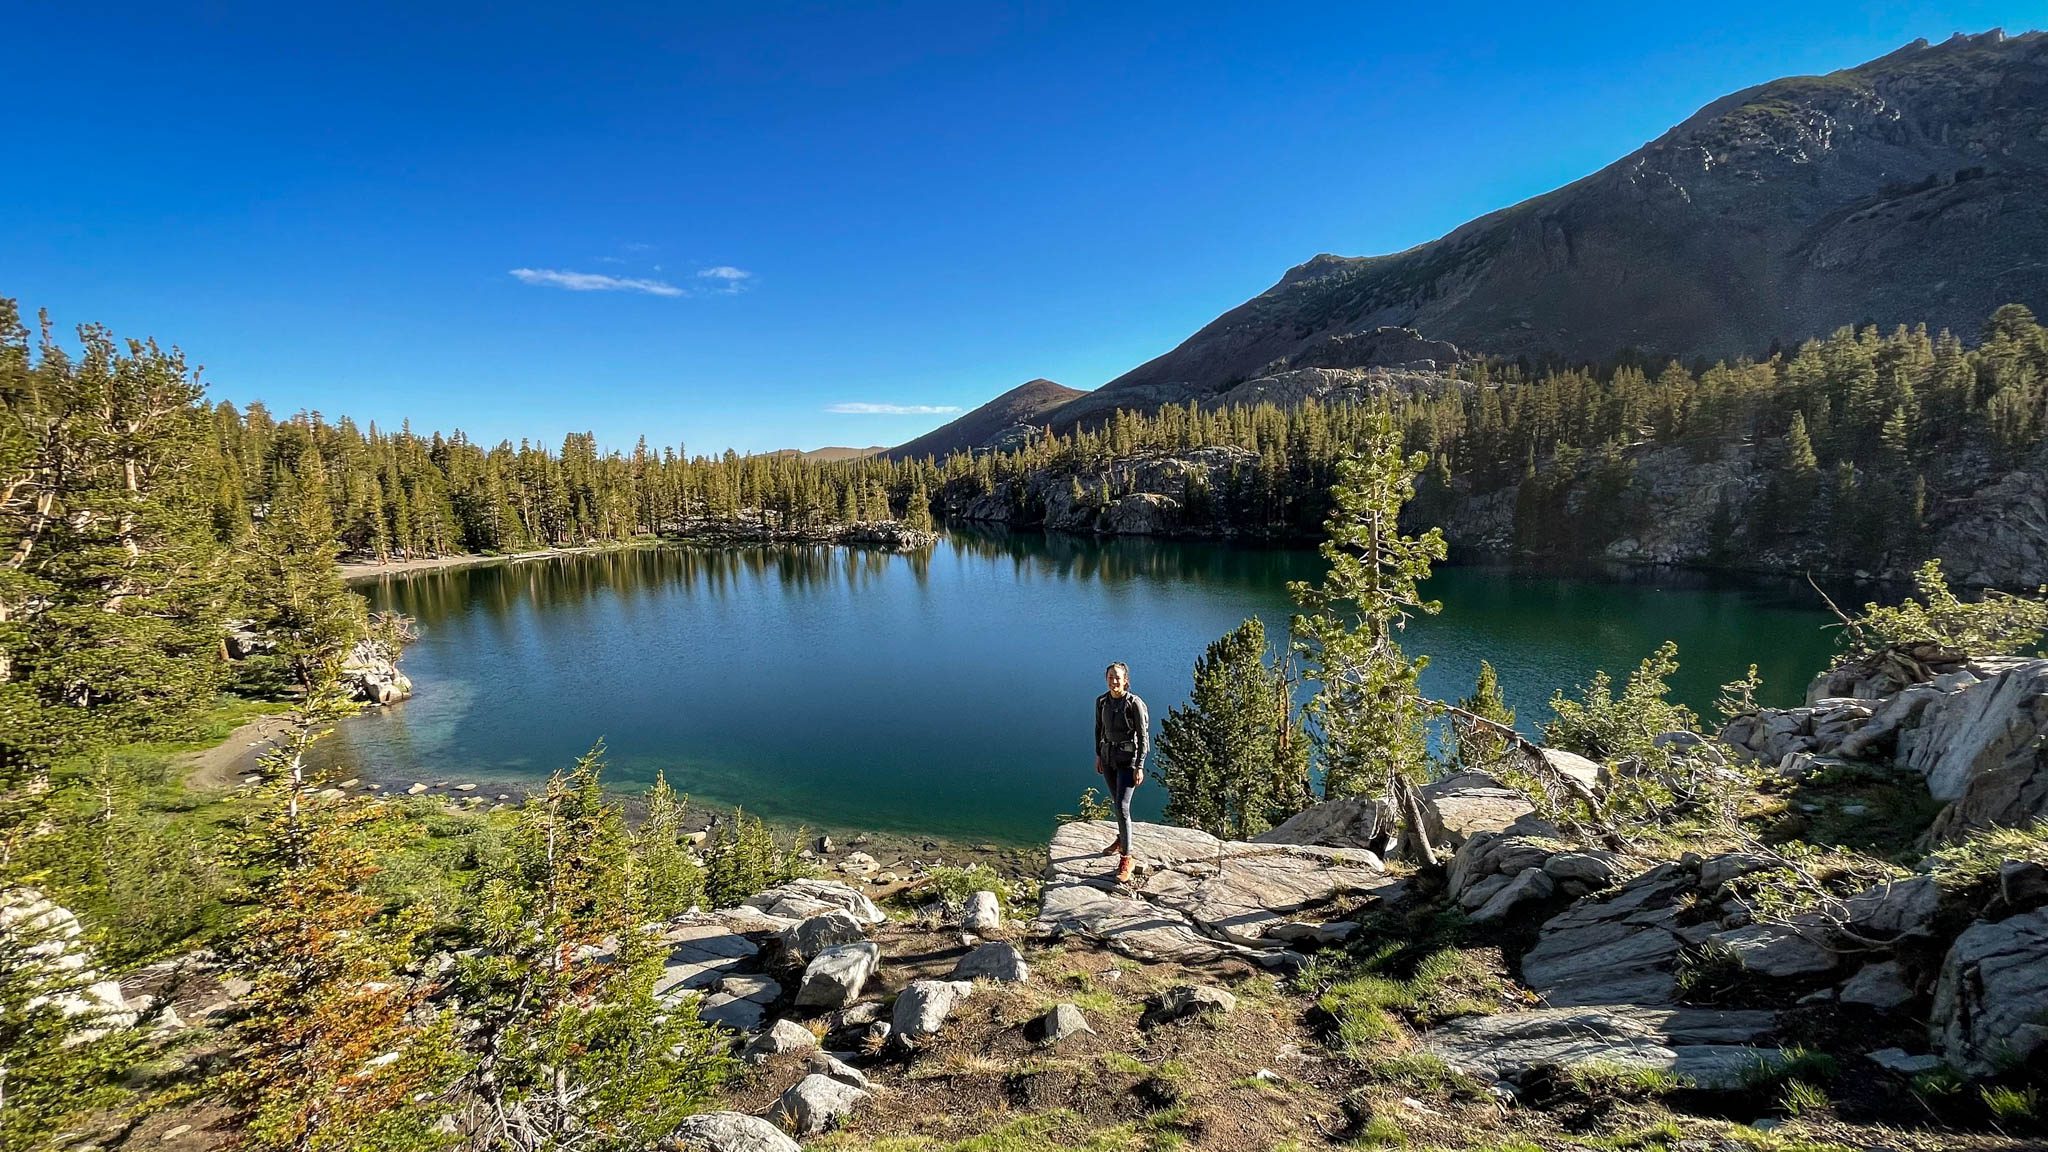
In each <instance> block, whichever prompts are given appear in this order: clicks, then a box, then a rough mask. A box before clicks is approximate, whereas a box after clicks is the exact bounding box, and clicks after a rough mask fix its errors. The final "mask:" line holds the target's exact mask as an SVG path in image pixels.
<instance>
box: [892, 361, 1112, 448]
mask: <svg viewBox="0 0 2048 1152" xmlns="http://www.w3.org/2000/svg"><path fill="white" fill-rule="evenodd" d="M1085 395H1087V393H1085V392H1083V391H1081V390H1080V389H1078V388H1069V387H1067V386H1066V385H1064V384H1056V383H1054V382H1053V381H1051V380H1042V379H1041V380H1029V381H1026V382H1025V383H1022V384H1019V385H1017V386H1016V387H1015V388H1012V389H1010V390H1009V391H1008V392H1005V393H1003V394H1002V395H1001V396H998V397H996V398H995V399H993V400H991V401H989V402H988V403H986V404H983V405H982V406H981V407H979V408H976V409H975V410H973V411H972V412H969V413H967V414H966V415H965V416H962V417H960V418H959V419H957V420H954V421H952V422H950V423H948V424H945V425H942V426H940V427H938V428H935V429H933V430H931V431H930V432H927V433H925V434H924V435H922V436H919V437H918V438H917V439H915V440H912V441H910V442H908V443H906V444H899V445H897V446H896V447H894V448H891V449H889V452H888V455H889V457H890V459H893V460H915V459H917V458H918V457H920V456H937V457H943V456H946V455H948V454H950V453H954V452H965V451H968V450H970V449H974V448H986V447H991V446H993V445H995V444H997V443H998V442H999V441H1001V440H1003V439H1004V437H1005V436H1011V437H1015V436H1021V435H1024V434H1025V432H1024V429H1023V428H1021V427H1019V426H1020V425H1033V424H1043V423H1044V422H1045V421H1044V416H1045V414H1046V413H1047V412H1051V411H1053V410H1055V409H1057V408H1059V407H1061V406H1062V405H1064V404H1066V403H1068V402H1070V401H1072V400H1074V399H1076V398H1078V397H1081V396H1085Z"/></svg>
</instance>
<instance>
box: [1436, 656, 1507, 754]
mask: <svg viewBox="0 0 2048 1152" xmlns="http://www.w3.org/2000/svg"><path fill="white" fill-rule="evenodd" d="M1458 707H1460V708H1462V709H1464V710H1465V711H1467V712H1470V713H1471V714H1472V715H1474V716H1477V717H1479V718H1480V719H1482V720H1490V721H1492V722H1493V723H1495V724H1498V725H1500V726H1501V727H1503V728H1513V727H1514V726H1515V710H1514V709H1512V708H1510V707H1508V705H1507V701H1506V700H1504V699H1502V698H1501V693H1500V677H1499V676H1498V675H1497V674H1496V673H1495V672H1494V670H1493V665H1492V664H1491V663H1489V662H1488V661H1485V660H1481V661H1480V662H1479V676H1478V679H1476V680H1475V681H1474V682H1473V684H1472V694H1471V695H1470V696H1467V697H1465V698H1464V699H1463V700H1460V701H1458ZM1453 723H1454V725H1455V732H1456V743H1455V748H1454V751H1453V753H1452V757H1451V766H1452V768H1453V769H1454V770H1455V771H1459V772H1486V773H1496V772H1498V771H1499V770H1500V768H1501V766H1502V765H1503V764H1504V763H1507V762H1509V761H1510V759H1511V758H1512V757H1514V756H1515V755H1517V753H1516V752H1515V750H1514V748H1513V747H1512V744H1511V742H1510V741H1509V739H1508V737H1507V736H1506V735H1504V734H1503V733H1501V732H1499V731H1496V730H1493V729H1489V728H1487V727H1485V726H1483V725H1477V724H1470V723H1458V722H1456V721H1453Z"/></svg>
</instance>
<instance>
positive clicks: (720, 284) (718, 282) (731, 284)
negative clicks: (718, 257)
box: [697, 264, 754, 296]
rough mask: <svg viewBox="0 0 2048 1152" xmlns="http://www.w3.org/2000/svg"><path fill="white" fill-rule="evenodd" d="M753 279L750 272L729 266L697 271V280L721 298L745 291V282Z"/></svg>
mask: <svg viewBox="0 0 2048 1152" xmlns="http://www.w3.org/2000/svg"><path fill="white" fill-rule="evenodd" d="M753 278H754V274H753V273H752V272H749V271H747V270H746V269H745V268H735V267H733V266H732V265H730V264H720V265H717V266H716V267H712V268H699V269H697V279H699V280H702V281H704V282H705V284H706V286H707V290H709V291H712V292H716V293H718V294H719V295H721V296H731V295H733V294H735V293H739V292H744V291H746V290H747V281H749V280H752V279H753Z"/></svg>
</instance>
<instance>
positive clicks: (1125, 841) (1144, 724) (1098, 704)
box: [1095, 661, 1152, 884]
mask: <svg viewBox="0 0 2048 1152" xmlns="http://www.w3.org/2000/svg"><path fill="white" fill-rule="evenodd" d="M1103 678H1104V679H1106V680H1107V681H1109V691H1107V692H1104V693H1103V694H1102V695H1100V696H1097V697H1096V698H1095V771H1097V772H1099V773H1101V775H1102V779H1103V781H1104V783H1106V784H1108V785H1109V799H1110V802H1111V803H1112V804H1114V805H1116V843H1114V844H1111V845H1110V846H1109V847H1108V848H1105V849H1103V850H1102V854H1103V855H1104V856H1107V855H1109V854H1110V852H1111V851H1112V850H1113V851H1115V852H1116V853H1117V855H1118V857H1119V859H1118V860H1117V866H1116V879H1117V883H1119V884H1123V883H1128V882H1129V881H1130V879H1131V868H1132V862H1131V793H1132V792H1134V791H1136V790H1137V788H1138V785H1140V784H1143V783H1144V782H1145V753H1147V752H1149V751H1151V750H1152V714H1151V713H1150V712H1148V711H1146V709H1145V702H1144V701H1143V700H1140V699H1138V694H1137V693H1135V692H1132V691H1131V670H1130V668H1128V667H1127V666H1125V664H1124V663H1123V662H1122V661H1118V662H1116V663H1115V664H1111V665H1110V666H1109V667H1108V668H1106V669H1104V670H1103Z"/></svg>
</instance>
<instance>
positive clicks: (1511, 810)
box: [1420, 772, 1536, 849]
mask: <svg viewBox="0 0 2048 1152" xmlns="http://www.w3.org/2000/svg"><path fill="white" fill-rule="evenodd" d="M1420 791H1421V796H1422V819H1423V822H1424V824H1425V825H1426V826H1427V831H1428V833H1429V839H1430V843H1432V844H1445V845H1448V846H1450V847H1451V848H1452V849H1457V848H1460V847H1462V846H1463V845H1464V844H1465V842H1466V841H1467V840H1469V839H1471V838H1472V837H1473V836H1475V835H1477V834H1479V833H1481V832H1504V831H1506V830H1507V829H1508V828H1510V827H1512V826H1513V825H1514V824H1515V822H1516V821H1518V820H1522V819H1524V818H1525V817H1531V816H1534V815H1535V814H1536V808H1535V805H1533V804H1531V803H1529V798H1528V797H1527V796H1524V795H1522V794H1521V793H1520V792H1517V791H1515V790H1514V789H1513V788H1510V787H1508V786H1507V785H1505V784H1503V783H1501V782H1500V781H1498V780H1496V779H1494V778H1493V777H1491V776H1488V775H1487V774H1486V773H1484V772H1460V773H1457V774H1456V775H1452V776H1446V777H1444V778H1443V779H1441V780H1432V781H1431V782H1429V783H1428V784H1425V785H1423V786H1422V788H1421V790H1420Z"/></svg>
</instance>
